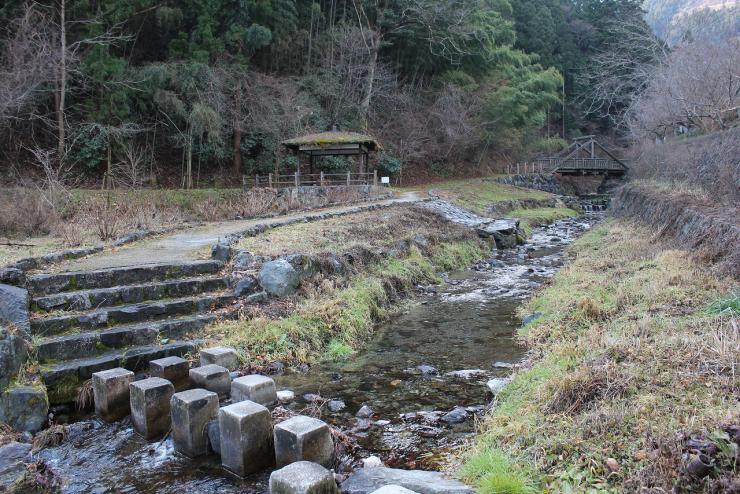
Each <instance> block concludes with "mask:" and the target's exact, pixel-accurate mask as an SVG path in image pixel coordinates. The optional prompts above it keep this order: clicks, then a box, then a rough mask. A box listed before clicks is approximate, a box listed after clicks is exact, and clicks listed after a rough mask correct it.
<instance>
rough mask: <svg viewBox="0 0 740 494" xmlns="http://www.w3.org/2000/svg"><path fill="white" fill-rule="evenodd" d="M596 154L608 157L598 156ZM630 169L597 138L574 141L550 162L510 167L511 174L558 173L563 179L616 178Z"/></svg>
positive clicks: (544, 159)
mask: <svg viewBox="0 0 740 494" xmlns="http://www.w3.org/2000/svg"><path fill="white" fill-rule="evenodd" d="M597 152H600V154H603V155H605V156H597ZM628 170H629V167H628V166H627V165H626V164H625V162H624V160H621V159H619V158H617V157H616V156H614V155H613V154H612V153H611V152H609V150H607V149H606V148H604V146H602V145H601V144H599V143H598V142H597V141H596V139H595V137H594V136H584V137H578V138H576V139H573V142H572V143H571V145H570V146H568V147H567V148H565V149H564V150H562V151H561V152H560V153H558V154H557V155H555V156H553V157H550V158H539V159H536V160H534V161H532V162H525V163H517V164H516V165H509V166H508V170H507V171H508V172H509V174H513V173H516V174H518V175H522V174H525V175H526V174H531V173H559V174H561V175H615V176H621V175H624V174H625V173H627V171H628Z"/></svg>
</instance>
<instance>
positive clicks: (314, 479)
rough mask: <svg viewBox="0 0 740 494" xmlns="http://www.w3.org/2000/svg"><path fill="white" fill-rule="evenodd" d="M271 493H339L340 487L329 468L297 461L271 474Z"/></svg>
mask: <svg viewBox="0 0 740 494" xmlns="http://www.w3.org/2000/svg"><path fill="white" fill-rule="evenodd" d="M270 494H339V489H338V488H337V483H336V481H335V480H334V474H333V473H331V472H330V471H329V470H327V469H326V468H324V467H322V466H321V465H318V464H316V463H311V462H310V461H297V462H295V463H291V464H290V465H288V466H287V467H283V468H281V469H280V470H275V471H274V472H272V473H271V474H270Z"/></svg>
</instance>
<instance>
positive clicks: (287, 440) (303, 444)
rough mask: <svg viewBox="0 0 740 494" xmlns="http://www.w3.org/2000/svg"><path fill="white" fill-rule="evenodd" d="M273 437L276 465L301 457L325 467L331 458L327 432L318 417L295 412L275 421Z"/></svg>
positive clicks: (291, 461) (329, 464) (329, 436)
mask: <svg viewBox="0 0 740 494" xmlns="http://www.w3.org/2000/svg"><path fill="white" fill-rule="evenodd" d="M274 436H275V461H276V463H277V466H278V467H282V466H285V465H288V464H290V463H294V462H296V461H301V460H305V461H311V462H314V463H318V464H319V465H323V466H325V467H329V466H331V464H332V461H333V460H334V440H333V439H332V437H331V431H329V426H328V425H326V423H324V422H322V421H321V420H319V419H315V418H313V417H307V416H305V415H297V416H295V417H293V418H290V419H288V420H286V421H284V422H281V423H279V424H277V425H276V426H275V430H274Z"/></svg>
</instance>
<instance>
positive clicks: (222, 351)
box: [200, 346, 239, 371]
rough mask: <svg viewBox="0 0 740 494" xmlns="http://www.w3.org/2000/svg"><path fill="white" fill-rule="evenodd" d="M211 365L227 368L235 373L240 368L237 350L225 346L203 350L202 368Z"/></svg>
mask: <svg viewBox="0 0 740 494" xmlns="http://www.w3.org/2000/svg"><path fill="white" fill-rule="evenodd" d="M210 364H216V365H220V366H221V367H226V368H227V369H229V370H230V371H233V370H236V368H237V367H239V356H238V355H237V353H236V350H234V349H233V348H229V347H225V346H217V347H212V348H201V350H200V365H201V367H202V366H204V365H210Z"/></svg>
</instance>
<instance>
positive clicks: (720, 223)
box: [610, 184, 740, 280]
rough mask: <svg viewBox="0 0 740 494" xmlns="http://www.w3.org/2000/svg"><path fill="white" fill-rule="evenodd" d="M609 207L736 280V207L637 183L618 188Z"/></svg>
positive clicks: (739, 270) (739, 261) (739, 232)
mask: <svg viewBox="0 0 740 494" xmlns="http://www.w3.org/2000/svg"><path fill="white" fill-rule="evenodd" d="M610 210H611V212H612V214H613V215H614V216H616V217H621V218H632V219H635V220H638V221H640V222H642V223H644V224H647V225H650V226H651V227H653V228H655V231H656V233H658V234H659V235H660V236H661V237H663V238H665V239H667V240H668V241H670V242H673V243H675V244H676V245H677V246H680V247H681V248H684V249H690V250H691V251H693V252H695V253H696V254H698V255H700V256H702V257H704V258H706V259H709V260H710V261H713V262H714V263H715V264H716V267H717V270H718V272H720V273H721V274H725V275H730V276H732V277H734V278H735V279H736V280H737V279H740V226H739V225H738V221H737V211H736V210H734V211H733V210H732V209H731V208H730V209H728V208H725V207H720V206H717V205H711V204H707V203H705V202H701V201H698V200H697V199H696V198H693V197H689V196H685V195H676V194H672V193H670V192H667V191H659V190H656V189H654V188H651V187H649V186H647V185H639V184H628V185H625V186H624V187H622V188H620V189H618V191H617V192H616V194H615V195H614V197H613V198H612V201H611V206H610Z"/></svg>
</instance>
